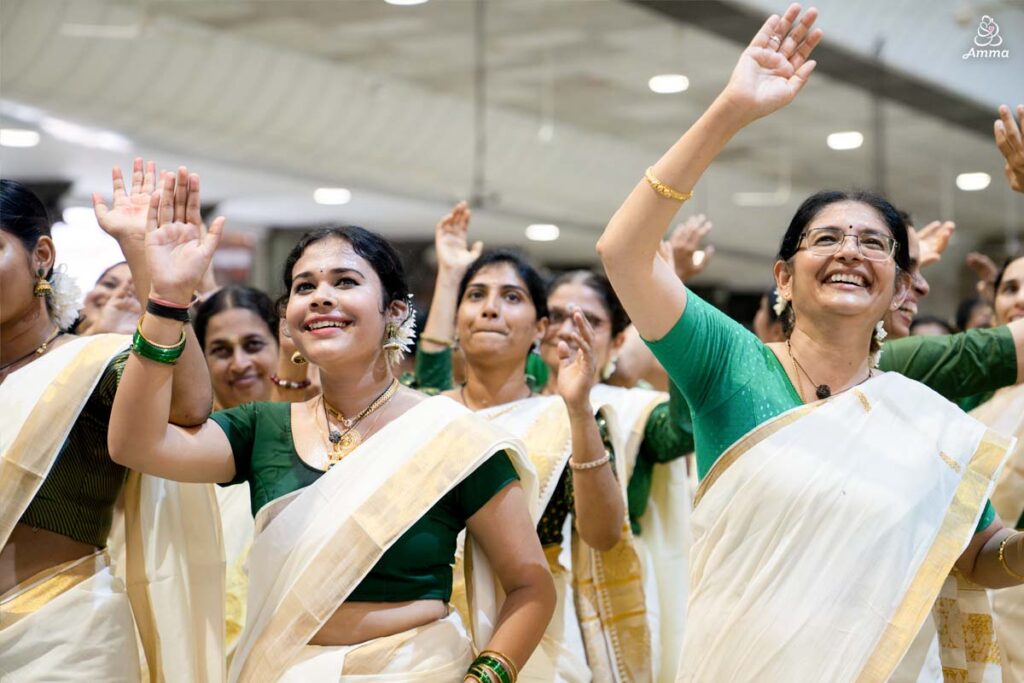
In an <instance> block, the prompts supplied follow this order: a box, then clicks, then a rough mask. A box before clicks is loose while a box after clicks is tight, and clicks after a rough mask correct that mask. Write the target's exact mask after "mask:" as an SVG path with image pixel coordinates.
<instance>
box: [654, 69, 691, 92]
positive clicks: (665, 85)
mask: <svg viewBox="0 0 1024 683" xmlns="http://www.w3.org/2000/svg"><path fill="white" fill-rule="evenodd" d="M647 87H649V88H650V89H651V90H653V91H654V92H656V93H658V94H659V95H671V94H672V93H677V92H683V91H684V90H686V89H687V88H689V87H690V79H689V78H687V77H686V76H684V75H683V74H660V75H658V76H651V80H649V81H647Z"/></svg>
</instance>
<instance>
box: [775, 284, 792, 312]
mask: <svg viewBox="0 0 1024 683" xmlns="http://www.w3.org/2000/svg"><path fill="white" fill-rule="evenodd" d="M788 305H789V299H787V298H785V297H784V296H782V292H780V291H779V288H778V287H776V288H775V305H774V306H772V310H773V311H775V317H777V318H781V317H782V313H783V311H785V310H786V306H788Z"/></svg>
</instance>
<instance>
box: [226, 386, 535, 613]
mask: <svg viewBox="0 0 1024 683" xmlns="http://www.w3.org/2000/svg"><path fill="white" fill-rule="evenodd" d="M210 417H211V419H212V420H213V421H214V422H216V423H217V424H218V425H219V426H220V428H221V429H223V430H224V434H225V435H227V437H228V441H229V442H230V443H231V451H232V453H233V454H234V458H235V478H234V479H233V480H231V481H230V482H228V483H226V484H223V486H231V485H232V484H239V483H241V482H243V481H247V482H249V487H250V496H251V499H252V512H253V515H255V514H256V512H257V511H259V509H260V508H262V507H263V506H264V505H266V504H267V503H269V502H270V501H272V500H274V499H275V498H279V497H281V496H284V495H286V494H288V493H291V492H292V491H296V490H298V489H301V488H304V487H306V486H309V485H310V484H312V483H313V482H315V481H316V480H317V479H319V478H320V477H321V476H322V475H323V474H324V472H323V470H318V469H315V468H313V467H310V466H309V465H307V464H306V463H305V462H304V461H303V460H302V458H300V457H299V455H298V453H296V452H295V447H294V446H293V441H292V424H291V404H290V403H247V404H245V405H241V406H238V407H236V408H230V409H228V410H220V411H217V412H215V413H214V414H213V415H211V416H210ZM518 479H519V476H518V475H517V474H516V471H515V468H514V467H513V466H512V461H511V460H509V458H508V455H506V454H505V453H504V452H501V453H497V454H496V455H493V456H491V457H490V458H489V459H488V460H487V461H486V462H484V464H482V465H481V466H480V467H478V468H477V469H476V471H474V472H473V473H472V474H470V475H469V476H468V477H466V478H465V479H464V480H463V481H462V482H460V483H459V484H457V485H456V486H455V487H454V488H453V489H452V490H451V491H449V492H448V493H447V494H445V496H444V497H442V498H441V500H439V501H438V502H437V503H435V504H434V506H433V507H432V508H430V510H428V511H427V514H426V515H424V516H423V517H421V518H420V519H419V520H417V521H416V522H415V523H414V524H413V525H412V526H411V527H410V528H409V530H408V531H406V532H405V533H404V534H402V536H401V537H399V538H398V540H397V541H395V543H394V544H393V545H392V546H391V547H390V548H388V549H387V551H385V553H384V555H383V556H382V557H381V558H380V560H379V561H378V562H377V564H376V565H375V566H374V567H373V569H372V570H370V573H369V574H368V575H367V576H366V578H364V579H363V581H362V582H361V583H360V584H359V585H358V586H357V587H356V589H355V590H354V591H353V592H352V594H351V595H350V596H349V597H348V600H349V601H351V602H403V601H406V600H432V599H436V600H443V601H445V602H447V601H448V600H449V599H450V598H451V594H452V563H453V562H454V560H455V541H456V537H457V536H458V535H459V532H461V531H462V530H463V529H464V528H465V526H466V520H467V519H469V518H470V517H472V516H473V514H474V513H475V512H476V511H477V510H479V509H480V508H481V507H483V506H484V505H485V504H486V503H487V501H489V500H490V499H491V498H492V497H493V496H494V495H495V494H496V493H498V492H499V491H501V490H502V489H503V488H505V487H506V486H507V485H508V484H510V483H512V482H513V481H516V480H518Z"/></svg>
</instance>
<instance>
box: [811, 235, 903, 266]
mask: <svg viewBox="0 0 1024 683" xmlns="http://www.w3.org/2000/svg"><path fill="white" fill-rule="evenodd" d="M847 237H852V238H853V241H854V244H856V245H857V250H858V251H859V252H860V255H861V256H863V257H864V258H866V259H867V260H869V261H888V260H889V259H891V258H892V256H893V254H895V253H896V240H895V239H894V238H892V237H890V236H889V235H886V234H884V233H880V232H875V231H873V230H869V231H867V232H862V233H860V234H859V235H858V234H855V233H847V232H846V231H845V230H843V229H842V228H839V227H835V226H828V227H824V228H814V229H813V230H808V231H807V232H806V233H804V241H805V242H806V245H807V246H806V247H803V248H804V249H806V250H807V251H809V252H811V253H812V254H816V255H818V256H832V255H833V254H836V253H838V252H839V250H840V249H842V248H843V244H845V243H846V238H847ZM797 251H800V249H797Z"/></svg>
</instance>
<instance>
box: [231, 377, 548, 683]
mask: <svg viewBox="0 0 1024 683" xmlns="http://www.w3.org/2000/svg"><path fill="white" fill-rule="evenodd" d="M501 450H504V451H506V452H507V453H508V454H509V455H510V457H511V459H512V462H513V464H514V465H515V466H516V470H517V472H518V473H519V475H520V483H521V484H522V485H523V486H524V488H525V490H526V493H527V495H531V496H534V495H535V490H534V488H533V487H535V483H534V481H533V479H532V476H531V472H530V469H529V466H528V465H527V464H526V463H525V456H524V455H523V451H522V447H521V445H520V444H519V443H518V442H517V441H516V440H515V439H513V438H512V437H511V436H509V435H507V434H506V433H505V432H503V431H501V430H498V429H496V428H494V427H492V426H491V425H489V424H487V423H486V422H484V421H482V420H480V419H478V418H477V417H475V416H474V415H473V414H472V413H470V412H469V411H467V410H466V409H465V408H464V407H463V406H460V405H459V404H457V403H456V402H454V401H452V400H451V399H448V398H444V397H435V398H431V399H427V400H425V401H423V402H421V403H419V404H418V405H417V406H415V407H414V408H412V409H411V410H409V411H407V412H406V413H405V414H404V415H403V416H402V417H400V418H398V419H396V420H394V421H392V422H390V423H389V424H387V425H386V426H385V427H384V428H383V429H381V430H380V431H379V432H377V433H376V434H374V435H373V436H371V437H370V438H368V439H367V440H366V441H365V442H363V444H362V445H360V446H359V447H358V448H357V449H356V450H355V451H353V452H352V453H351V454H350V455H349V456H348V457H347V458H345V459H344V460H342V461H341V462H340V463H338V464H337V465H335V466H334V467H332V468H331V469H330V470H329V471H328V472H327V473H325V474H324V475H323V476H322V477H320V478H319V479H317V481H316V482H315V483H313V484H312V485H310V486H308V487H306V488H304V489H301V490H300V491H296V492H294V493H292V494H290V495H288V496H284V497H282V498H279V499H277V500H275V501H273V502H271V503H269V504H267V505H266V506H264V507H263V508H262V509H261V510H260V511H259V513H258V514H257V518H256V536H255V539H254V540H253V544H252V548H251V550H250V553H249V562H248V564H249V568H250V575H249V598H248V608H247V617H246V626H245V630H244V631H243V632H242V636H241V639H240V641H239V643H238V646H237V648H236V650H235V655H234V658H233V661H232V665H231V673H230V680H231V681H247V682H248V681H278V680H284V681H288V680H302V681H306V682H310V683H318V682H320V681H324V682H325V683H326V682H327V681H330V682H331V683H333V682H334V681H339V680H340V681H350V680H355V681H378V680H388V681H431V682H432V683H433V682H437V683H444V682H446V681H453V682H461V680H462V677H463V675H464V674H465V672H466V670H467V668H468V667H469V664H470V662H472V660H473V644H472V643H471V642H470V639H469V638H468V637H467V635H466V633H465V631H464V630H463V628H462V626H461V622H460V621H459V620H458V618H457V617H456V616H455V615H451V616H449V617H448V618H446V619H442V620H439V621H437V622H433V623H431V624H427V625H425V626H421V627H419V628H416V629H412V630H411V631H407V632H404V633H399V634H396V635H393V636H388V637H386V638H378V639H375V640H372V641H369V642H367V643H361V644H358V645H353V646H338V647H316V646H307V643H308V642H309V640H310V639H311V638H312V637H313V636H314V635H315V634H316V632H317V631H319V630H320V628H321V626H322V625H323V624H324V623H325V622H326V621H327V619H329V618H330V616H331V615H332V614H333V613H334V612H335V611H336V610H337V609H338V607H339V606H340V605H341V604H342V603H343V602H344V601H345V599H346V598H347V597H348V595H350V594H351V593H352V591H353V590H354V589H355V588H356V586H358V584H359V583H360V581H362V579H363V578H364V577H365V576H366V575H367V574H368V573H369V572H370V570H371V569H372V568H373V566H374V565H375V564H376V563H377V561H378V560H379V559H380V557H381V556H382V555H383V554H384V552H385V551H386V550H387V549H388V548H389V547H390V546H391V545H392V544H393V543H394V542H395V541H396V540H397V539H398V538H399V537H400V536H401V535H402V534H403V533H404V532H405V531H406V530H408V529H409V527H411V526H412V525H413V524H414V523H415V522H416V521H417V520H418V519H419V518H420V517H422V516H423V515H424V514H425V513H426V512H427V511H428V510H429V509H430V508H431V507H432V506H433V505H434V503H436V502H437V501H438V500H439V499H440V498H441V497H443V496H444V495H445V494H446V493H447V492H448V491H450V490H451V489H452V488H453V487H454V486H455V485H457V484H458V483H459V482H460V481H462V480H463V479H464V478H465V477H466V476H468V475H469V474H471V473H472V472H473V471H474V470H475V469H476V468H477V467H478V466H479V465H480V464H482V463H483V462H484V461H486V460H487V459H488V458H489V457H491V456H492V455H493V454H495V453H497V452H498V451H501ZM476 589H477V590H479V591H480V592H481V593H483V592H486V591H487V590H489V591H490V592H491V594H492V595H491V597H490V599H489V600H488V599H484V598H481V599H480V602H482V603H487V604H491V605H493V606H494V607H495V609H496V607H497V605H498V600H497V598H495V597H494V595H493V594H494V591H495V587H494V586H493V585H490V586H483V585H478V586H477V587H476ZM487 618H488V619H489V621H490V623H494V620H495V614H490V615H488V616H487ZM482 644H483V643H478V646H479V645H482Z"/></svg>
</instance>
